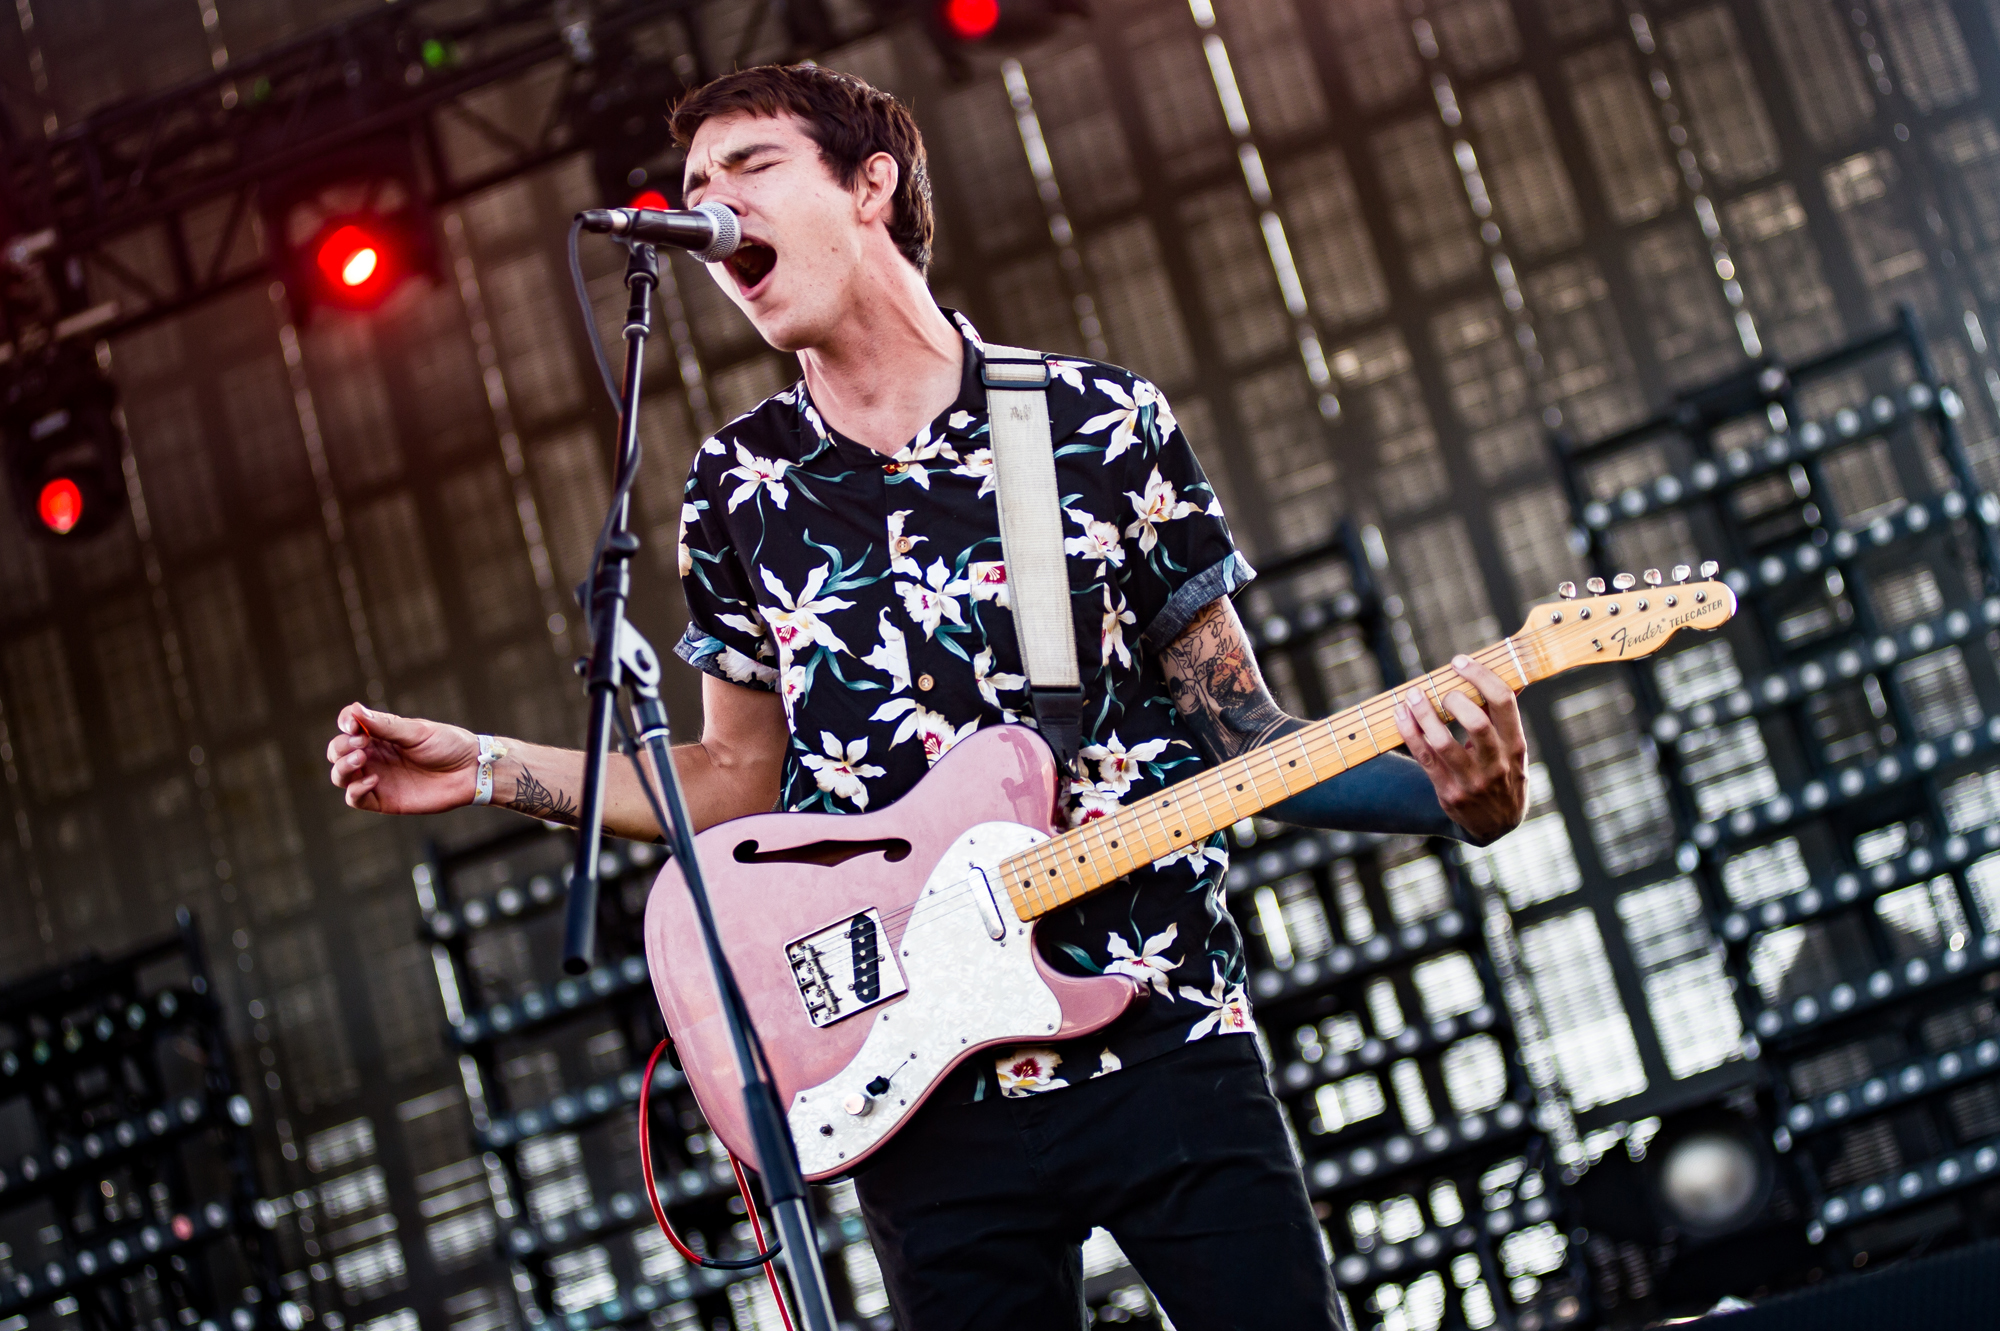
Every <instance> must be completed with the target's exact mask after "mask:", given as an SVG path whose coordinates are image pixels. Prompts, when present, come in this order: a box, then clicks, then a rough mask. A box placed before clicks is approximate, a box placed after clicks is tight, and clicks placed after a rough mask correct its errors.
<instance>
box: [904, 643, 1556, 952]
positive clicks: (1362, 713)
mask: <svg viewBox="0 0 2000 1331" xmlns="http://www.w3.org/2000/svg"><path fill="white" fill-rule="evenodd" d="M1540 635H1541V631H1540V630H1534V629H1531V630H1529V631H1528V632H1526V633H1523V634H1521V635H1520V636H1519V637H1517V638H1516V639H1514V641H1513V646H1514V648H1516V649H1518V648H1522V647H1525V648H1527V649H1528V650H1529V651H1530V652H1535V651H1538V650H1539V649H1540V646H1541V644H1540V643H1539V642H1537V641H1531V639H1533V638H1539V637H1540ZM1470 655H1471V656H1472V659H1473V660H1475V661H1478V662H1479V663H1480V664H1482V665H1484V666H1486V667H1488V668H1489V669H1492V670H1493V671H1494V673H1495V674H1500V673H1501V672H1500V669H1499V667H1500V666H1502V665H1507V666H1510V667H1514V669H1513V671H1512V673H1515V674H1518V675H1520V676H1521V681H1522V682H1521V685H1520V687H1519V688H1516V689H1515V690H1514V692H1515V693H1517V694H1518V693H1519V692H1520V691H1521V689H1525V688H1526V687H1527V685H1528V684H1529V683H1531V682H1532V681H1531V680H1530V679H1528V678H1527V676H1526V675H1525V673H1524V671H1525V666H1522V665H1519V664H1518V663H1517V661H1516V657H1517V655H1518V652H1517V651H1516V650H1511V649H1510V647H1509V644H1508V642H1507V640H1504V639H1503V640H1502V641H1501V642H1498V643H1495V644H1493V645H1491V646H1489V647H1486V648H1483V649H1481V650H1480V651H1478V652H1474V653H1471V654H1470ZM1440 677H1443V679H1442V681H1441V680H1440ZM1502 680H1503V682H1504V680H1505V677H1504V675H1503V676H1502ZM1440 682H1447V683H1450V684H1451V685H1452V686H1453V688H1456V687H1457V686H1458V685H1459V684H1460V683H1462V682H1463V680H1462V677H1460V676H1459V675H1458V673H1457V671H1456V670H1455V669H1453V668H1452V667H1449V666H1440V667H1439V668H1437V669H1436V670H1433V671H1430V672H1428V673H1426V674H1424V675H1422V676H1419V677H1418V678H1416V679H1413V680H1408V681H1405V682H1404V683H1402V684H1399V685H1397V686H1396V687H1395V688H1393V689H1389V690H1385V691H1384V692H1382V693H1380V694H1377V695H1376V696H1375V697H1373V698H1370V699H1368V700H1366V701H1365V702H1362V703H1360V704H1357V705H1356V706H1355V707H1353V708H1350V709H1347V711H1343V712H1336V713H1335V714H1334V715H1333V716H1331V717H1327V718H1324V719H1323V720H1322V721H1321V722H1318V723H1315V724H1314V725H1313V726H1312V727H1311V728H1310V729H1308V730H1299V731H1294V732H1293V733H1292V734H1291V735H1287V736H1285V737H1284V738H1283V739H1280V740H1278V741H1276V742H1274V743H1272V744H1266V745H1261V746H1259V747H1258V748H1257V749H1254V750H1252V751H1251V752H1249V753H1247V754H1243V755H1241V756H1240V757H1238V758H1235V759H1232V760H1231V761H1230V762H1229V763H1226V764H1224V765H1223V766H1222V767H1218V768H1213V769H1211V770H1210V771H1208V772H1205V773H1203V774H1201V775H1200V776H1196V777H1193V778H1190V779H1189V780H1188V781H1187V782H1186V783H1185V785H1186V787H1187V788H1188V789H1189V790H1191V791H1192V793H1193V794H1194V796H1195V798H1196V799H1197V800H1199V801H1200V803H1201V806H1202V810H1203V814H1204V817H1206V818H1210V819H1211V820H1212V818H1213V814H1212V812H1211V811H1210V810H1209V808H1208V799H1207V796H1206V794H1205V792H1204V791H1203V790H1202V789H1201V787H1202V785H1204V784H1212V783H1214V782H1216V781H1218V780H1219V781H1221V782H1222V783H1223V784H1228V783H1229V782H1230V780H1231V769H1232V768H1235V767H1239V766H1240V767H1241V768H1242V769H1243V774H1244V775H1248V769H1249V767H1250V765H1251V763H1253V762H1255V761H1257V760H1258V759H1259V758H1260V757H1262V758H1264V759H1266V760H1270V761H1276V754H1275V753H1274V752H1273V751H1274V750H1275V749H1277V748H1279V747H1280V746H1282V745H1284V744H1286V743H1288V742H1295V743H1296V744H1297V745H1298V746H1299V748H1300V750H1301V756H1302V757H1303V758H1304V759H1305V761H1306V764H1307V766H1308V769H1309V770H1311V771H1313V772H1315V773H1317V771H1318V769H1319V768H1320V767H1321V766H1322V764H1323V763H1324V765H1326V766H1327V767H1328V768H1329V771H1328V773H1327V775H1328V777H1331V776H1337V775H1339V774H1340V773H1341V772H1344V771H1347V770H1349V769H1351V768H1353V767H1355V766H1358V765H1359V763H1356V762H1348V761H1347V759H1346V755H1345V752H1344V750H1343V749H1342V748H1341V746H1340V744H1339V741H1338V739H1337V738H1335V737H1334V731H1335V729H1337V727H1334V726H1333V725H1332V723H1333V722H1334V721H1337V720H1340V719H1341V718H1343V717H1346V716H1348V715H1349V714H1350V713H1352V714H1353V716H1354V717H1355V720H1356V721H1357V722H1358V723H1359V724H1361V725H1362V727H1363V731H1362V733H1364V734H1367V735H1369V736H1371V747H1373V748H1374V749H1375V752H1373V753H1370V754H1368V755H1367V758H1373V757H1377V756H1379V755H1380V754H1383V753H1388V752H1392V751H1393V750H1395V749H1397V748H1401V747H1402V746H1403V740H1402V735H1401V734H1400V733H1399V732H1398V731H1397V730H1396V728H1395V724H1394V712H1395V707H1396V704H1397V701H1398V700H1399V698H1400V697H1401V696H1402V695H1403V694H1405V693H1407V692H1409V691H1411V690H1418V691H1421V690H1422V689H1423V688H1424V687H1426V686H1428V687H1429V689H1430V690H1431V694H1432V697H1431V701H1432V703H1433V705H1434V706H1436V705H1438V704H1439V702H1440V700H1441V698H1442V696H1443V693H1444V692H1446V691H1448V690H1445V689H1441V688H1440V687H1439V684H1440ZM1461 691H1462V690H1461ZM1370 708H1379V709H1380V711H1379V714H1373V713H1371V712H1370V711H1369V709H1370ZM1378 722H1379V723H1381V724H1383V725H1384V726H1385V727H1386V734H1387V735H1388V736H1393V737H1394V738H1393V740H1392V741H1391V742H1387V743H1382V742H1377V741H1374V740H1373V738H1372V737H1373V736H1374V735H1375V733H1376V732H1375V731H1374V730H1373V725H1374V723H1378ZM1367 758H1363V759H1361V760H1360V761H1361V762H1366V761H1367ZM1316 760H1319V761H1316ZM1280 775H1281V779H1282V774H1280ZM1321 779H1325V778H1321ZM1250 784H1252V785H1253V786H1255V785H1256V779H1255V778H1254V777H1251V778H1250ZM1313 784H1317V782H1314V783H1313ZM1168 789H1170V790H1171V789H1175V787H1169V788H1168ZM1159 793H1162V794H1164V793H1165V792H1159ZM1295 793H1298V792H1295V791H1290V790H1289V789H1288V790H1287V795H1286V796H1285V797H1281V799H1282V798H1286V797H1289V795H1291V794H1295ZM1153 798H1155V797H1154V796H1149V797H1148V800H1149V801H1150V800H1151V799H1153ZM1233 802H1234V801H1231V803H1233ZM1278 802H1280V801H1278V800H1273V801H1270V802H1269V803H1278ZM1183 803H1185V797H1183ZM1265 807H1268V804H1267V805H1266V806H1265ZM1147 812H1148V810H1147V806H1146V804H1145V803H1141V804H1137V805H1127V806H1125V807H1124V808H1121V809H1120V810H1119V811H1118V812H1117V813H1115V814H1111V815H1109V816H1107V817H1104V818H1100V819H1093V820H1091V821H1090V822H1087V823H1084V824H1081V825H1080V826H1078V827H1075V828H1072V829H1070V830H1068V831H1066V832H1063V833H1059V834H1057V835H1056V836H1054V837H1051V838H1050V839H1049V840H1047V841H1043V842H1039V843H1037V844H1036V845H1034V846H1031V847H1029V848H1028V849H1026V850H1022V851H1018V852H1016V853H1015V854H1014V855H1011V856H1008V857H1007V858H1006V859H1004V860H1002V861H1001V862H1000V864H999V866H997V867H998V868H999V870H1000V872H1001V876H1002V878H1003V880H1004V881H1003V882H1002V884H1001V885H1000V887H1001V891H1002V893H1003V894H1005V895H1006V896H1008V897H1009V898H1010V899H1012V904H1013V905H1014V907H1015V913H1016V914H1018V915H1021V918H1022V919H1023V921H1024V922H1026V921H1032V920H1035V919H1038V918H1040V917H1041V916H1043V915H1046V914H1049V913H1050V912H1052V911H1054V910H1057V909H1059V908H1060V907H1062V906H1064V905H1067V904H1069V903H1070V902H1072V901H1075V900H1078V899H1080V898H1081V897H1083V896H1086V895H1089V894H1090V893H1092V892H1095V891H1097V890H1098V889H1099V888H1101V887H1103V886H1105V885H1107V884H1109V883H1111V882H1113V881H1115V880H1116V879H1117V878H1119V877H1123V876H1124V875H1125V874H1127V873H1131V872H1133V871H1134V870H1136V869H1138V868H1142V867H1144V865H1145V864H1148V863H1153V862H1155V861H1156V860H1157V859H1159V858H1164V857H1161V856H1155V857H1151V858H1149V859H1146V860H1143V861H1141V860H1137V859H1136V857H1134V856H1131V855H1129V854H1127V855H1124V856H1120V855H1117V854H1116V853H1115V852H1114V851H1113V850H1112V849H1111V848H1110V847H1109V846H1107V845H1106V844H1105V842H1106V838H1107V836H1108V835H1109V834H1110V833H1111V832H1113V831H1118V832H1119V833H1120V837H1119V839H1120V840H1126V839H1128V837H1129V834H1130V832H1129V829H1130V828H1131V827H1133V826H1135V825H1136V824H1137V821H1138V819H1139V818H1141V817H1142V816H1144V815H1145V814H1146V813H1147ZM1228 821H1230V822H1233V821H1235V819H1233V818H1232V819H1230V820H1228ZM1226 825H1227V824H1226V823H1218V825H1217V826H1216V827H1215V828H1214V829H1213V830H1212V831H1211V832H1209V833H1204V834H1202V835H1201V836H1198V837H1189V838H1187V840H1188V841H1189V842H1192V843H1194V844H1196V845H1199V844H1200V843H1202V842H1203V841H1205V840H1206V839H1207V838H1208V837H1209V836H1211V835H1213V834H1214V832H1215V831H1220V830H1222V827H1223V826H1226ZM1090 838H1095V839H1096V840H1097V842H1098V846H1097V853H1098V854H1099V856H1100V862H1103V861H1105V860H1108V861H1110V862H1111V863H1112V864H1114V865H1115V864H1117V863H1118V861H1119V860H1120V859H1121V858H1122V859H1126V860H1131V861H1133V862H1132V863H1131V864H1130V865H1129V866H1128V867H1126V868H1125V869H1124V870H1122V871H1121V872H1119V873H1115V874H1107V875H1105V876H1103V877H1102V878H1101V879H1100V880H1099V881H1098V882H1097V883H1095V884H1093V885H1092V886H1091V887H1089V888H1087V889H1085V890H1083V891H1080V892H1076V891H1070V890H1068V888H1067V885H1066V884H1065V886H1064V887H1062V888H1059V889H1050V888H1046V887H1042V886H1039V885H1038V884H1036V883H1035V882H1034V879H1036V878H1040V877H1041V876H1043V874H1045V873H1046V871H1047V870H1048V869H1049V868H1051V867H1055V866H1054V858H1055V857H1056V856H1057V855H1058V854H1063V855H1065V856H1066V855H1067V854H1069V853H1070V852H1073V851H1074V850H1076V849H1078V848H1081V847H1083V846H1084V844H1085V842H1086V841H1087V840H1088V839H1090ZM1022 869H1028V870H1030V871H1031V874H1030V878H1029V879H1028V881H1027V882H1025V883H1024V884H1023V886H1024V887H1026V888H1027V889H1028V891H1029V892H1030V893H1031V894H1032V896H1033V897H1037V898H1042V900H1029V901H1023V900H1021V899H1020V898H1018V897H1017V896H1016V895H1015V893H1014V891H1012V890H1010V889H1009V887H1008V885H1007V884H1008V882H1010V881H1012V880H1013V878H1014V875H1015V874H1016V873H1018V872H1019V871H1020V870H1022ZM1060 872H1061V870H1060V869H1058V873H1060ZM1063 881H1064V880H1062V879H1061V878H1058V879H1057V882H1058V883H1063ZM965 885H966V884H965V882H964V881H961V882H958V883H955V884H953V885H952V887H953V889H957V888H963V887H965ZM1056 892H1061V893H1062V895H1060V896H1058V895H1056ZM929 896H930V893H928V892H926V893H925V896H924V897H923V898H919V899H918V900H917V901H916V902H913V903H912V904H910V905H908V906H902V907H898V908H896V909H894V910H890V911H884V912H883V913H882V916H881V920H882V924H883V927H884V929H885V931H886V930H887V929H888V928H889V927H890V926H892V925H896V924H902V925H904V926H905V928H906V929H907V928H909V927H914V926H915V925H916V923H917V922H918V920H919V918H920V917H922V916H924V915H926V914H928V913H930V912H932V911H936V910H957V909H962V908H964V907H967V906H970V905H972V904H973V903H972V902H971V901H970V899H969V895H968V894H967V893H965V892H960V891H957V890H951V891H948V892H947V893H946V895H945V897H944V899H942V900H939V901H936V902H931V901H928V900H927V898H928V897H929ZM995 904H996V905H997V904H998V903H997V902H996V903H995ZM1024 907H1029V908H1036V907H1039V908H1038V909H1035V913H1034V914H1033V915H1026V914H1022V910H1023V908H1024Z"/></svg>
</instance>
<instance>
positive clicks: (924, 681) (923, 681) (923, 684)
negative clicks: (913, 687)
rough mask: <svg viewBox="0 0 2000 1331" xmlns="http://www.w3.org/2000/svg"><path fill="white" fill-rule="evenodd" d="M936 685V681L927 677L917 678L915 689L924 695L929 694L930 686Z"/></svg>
mask: <svg viewBox="0 0 2000 1331" xmlns="http://www.w3.org/2000/svg"><path fill="white" fill-rule="evenodd" d="M936 683H937V681H936V680H934V679H932V678H931V677H930V676H929V675H918V676H917V687H918V688H920V689H922V690H923V691H924V692H925V693H929V692H930V691H931V686H932V685H934V684H936Z"/></svg>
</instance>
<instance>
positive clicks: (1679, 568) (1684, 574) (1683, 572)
mask: <svg viewBox="0 0 2000 1331" xmlns="http://www.w3.org/2000/svg"><path fill="white" fill-rule="evenodd" d="M1692 572H1694V570H1693V569H1691V568H1689V567H1688V566H1687V565H1686V564H1676V565H1674V581H1675V582H1686V581H1687V580H1688V574H1690V573H1692Z"/></svg>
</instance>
